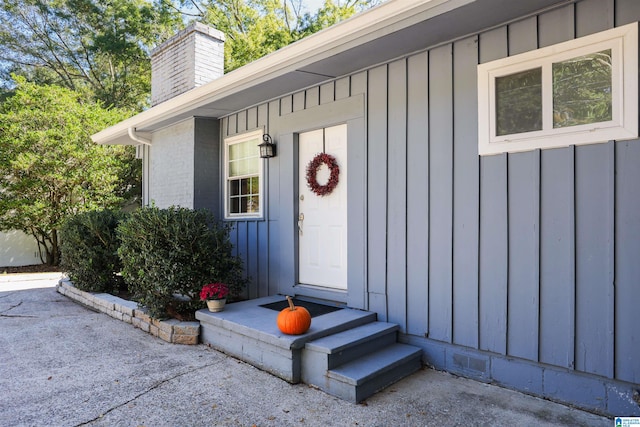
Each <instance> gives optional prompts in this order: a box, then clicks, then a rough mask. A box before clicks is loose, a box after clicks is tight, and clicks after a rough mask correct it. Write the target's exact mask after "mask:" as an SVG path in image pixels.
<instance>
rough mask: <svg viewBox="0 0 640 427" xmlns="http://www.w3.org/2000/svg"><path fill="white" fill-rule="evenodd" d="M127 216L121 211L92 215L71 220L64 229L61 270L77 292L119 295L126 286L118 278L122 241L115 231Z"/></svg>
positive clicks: (120, 265)
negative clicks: (65, 273) (119, 248)
mask: <svg viewBox="0 0 640 427" xmlns="http://www.w3.org/2000/svg"><path fill="white" fill-rule="evenodd" d="M123 219H124V214H123V213H121V212H120V211H112V210H103V211H91V212H84V213H81V214H77V215H74V216H72V217H70V218H68V219H67V220H66V221H65V223H64V225H63V226H62V229H61V232H60V236H61V249H62V262H61V266H62V268H63V269H64V271H66V272H67V273H68V274H69V278H70V279H71V280H72V281H73V284H74V285H75V286H76V288H78V289H81V290H83V291H87V292H108V293H116V292H117V291H118V290H119V289H122V288H123V287H124V286H123V285H124V281H123V280H122V277H121V276H120V275H119V274H118V273H120V270H121V269H122V263H121V262H120V258H119V257H118V247H119V246H120V241H119V240H118V238H117V236H116V228H117V226H118V224H119V223H120V221H122V220H123Z"/></svg>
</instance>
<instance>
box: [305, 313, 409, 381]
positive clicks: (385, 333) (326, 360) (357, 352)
mask: <svg viewBox="0 0 640 427" xmlns="http://www.w3.org/2000/svg"><path fill="white" fill-rule="evenodd" d="M398 329H399V327H398V325H396V324H394V323H386V322H371V323H368V324H366V325H362V326H358V327H355V328H352V329H348V330H346V331H343V332H340V333H336V334H333V335H330V336H327V337H324V338H320V339H317V340H313V341H310V342H308V343H307V344H306V346H305V351H307V352H316V353H320V356H319V357H317V358H316V359H318V360H314V363H313V366H314V368H317V369H322V370H323V371H326V370H329V369H332V368H335V367H337V366H340V365H343V364H345V363H348V362H350V361H352V360H355V359H357V358H358V357H360V356H363V355H365V354H369V353H371V352H373V351H376V350H379V349H380V348H381V347H384V346H387V345H391V344H393V343H395V342H396V339H397V331H398ZM319 363H320V364H321V366H319V365H318V364H319Z"/></svg>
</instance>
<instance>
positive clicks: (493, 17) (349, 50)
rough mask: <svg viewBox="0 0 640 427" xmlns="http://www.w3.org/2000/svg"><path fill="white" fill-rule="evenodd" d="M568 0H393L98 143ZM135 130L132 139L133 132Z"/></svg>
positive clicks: (116, 129) (111, 131) (231, 108)
mask: <svg viewBox="0 0 640 427" xmlns="http://www.w3.org/2000/svg"><path fill="white" fill-rule="evenodd" d="M569 2H571V0H518V1H514V0H389V1H388V2H386V3H383V4H382V5H380V6H378V7H375V8H373V9H370V10H369V11H366V12H364V13H361V14H358V15H356V16H354V17H352V18H350V19H348V20H346V21H344V22H341V23H339V24H337V25H334V26H332V27H330V28H327V29H325V30H323V31H320V32H318V33H316V34H313V35H311V36H309V37H306V38H304V39H302V40H300V41H298V42H296V43H293V44H291V45H289V46H286V47H284V48H282V49H280V50H278V51H276V52H273V53H271V54H269V55H267V56H265V57H263V58H261V59H259V60H257V61H254V62H252V63H250V64H247V65H245V66H243V67H241V68H238V69H237V70H234V71H232V72H230V73H228V74H225V75H224V76H222V77H220V78H218V79H216V80H214V81H212V82H209V83H207V84H205V85H202V86H200V87H197V88H195V89H192V90H190V91H188V92H185V93H183V94H181V95H179V96H176V97H175V98H172V99H170V100H168V101H165V102H163V103H161V104H158V105H156V106H154V107H152V108H150V109H148V110H146V111H144V112H142V113H140V114H137V115H135V116H133V117H131V118H129V119H127V120H124V121H122V122H120V123H118V124H116V125H114V126H111V127H109V128H107V129H105V130H103V131H101V132H99V133H97V134H95V135H93V136H92V139H93V140H94V141H95V142H97V143H99V144H139V143H140V140H142V141H146V140H147V139H148V136H149V135H150V133H152V132H153V131H155V130H157V129H160V128H163V127H165V126H168V125H171V124H173V123H176V122H178V121H181V120H183V119H185V118H189V117H213V118H218V117H222V116H225V115H228V114H231V113H233V112H235V111H239V110H242V109H244V108H247V107H250V106H253V105H256V104H259V103H262V102H265V101H268V100H271V99H274V98H277V97H279V96H282V95H284V94H287V93H292V92H295V91H298V90H301V89H304V88H306V87H309V86H313V85H316V84H319V83H322V82H324V81H327V80H330V79H333V78H336V77H340V76H345V75H348V74H350V73H353V72H356V71H359V70H363V69H366V68H368V67H372V66H374V65H376V64H381V63H384V62H387V61H390V60H392V59H394V58H399V57H401V56H405V55H407V54H410V53H412V52H416V51H419V50H423V49H426V48H428V47H431V46H436V45H438V44H441V43H444V42H446V41H450V40H453V39H456V38H460V37H462V36H464V35H471V34H474V33H477V32H478V31H481V30H482V29H485V28H488V27H491V26H493V25H498V24H500V23H504V22H508V21H509V20H513V19H515V18H517V17H521V16H526V15H527V14H531V13H533V12H535V11H539V10H541V9H544V8H546V7H550V6H553V5H556V4H566V3H569ZM132 138H135V139H132Z"/></svg>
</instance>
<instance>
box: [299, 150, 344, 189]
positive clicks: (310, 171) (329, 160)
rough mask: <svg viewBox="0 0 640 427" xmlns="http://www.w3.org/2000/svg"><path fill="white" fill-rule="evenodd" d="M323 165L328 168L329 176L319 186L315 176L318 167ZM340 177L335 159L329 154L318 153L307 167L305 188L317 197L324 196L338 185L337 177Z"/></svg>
mask: <svg viewBox="0 0 640 427" xmlns="http://www.w3.org/2000/svg"><path fill="white" fill-rule="evenodd" d="M323 163H324V164H325V165H327V166H328V167H329V171H331V175H329V180H328V181H327V183H326V184H325V185H320V184H319V183H318V180H317V179H316V176H317V175H318V168H319V167H320V165H322V164H323ZM339 175H340V167H339V166H338V162H337V161H336V158H335V157H333V156H332V155H331V154H327V153H319V154H317V155H316V156H315V157H314V158H313V159H312V160H311V161H310V162H309V164H308V165H307V186H308V187H309V188H310V189H311V191H313V192H314V193H316V194H317V195H318V196H326V195H327V194H331V192H332V191H333V189H334V188H336V185H338V176H339Z"/></svg>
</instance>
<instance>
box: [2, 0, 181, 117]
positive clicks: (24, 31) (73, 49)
mask: <svg viewBox="0 0 640 427" xmlns="http://www.w3.org/2000/svg"><path fill="white" fill-rule="evenodd" d="M181 26H182V17H181V14H180V13H179V12H177V11H176V10H174V9H172V8H169V7H167V6H166V5H165V4H164V3H163V2H161V1H159V2H158V3H157V4H153V3H152V2H150V1H146V0H110V1H108V2H103V1H97V0H54V1H51V0H0V45H2V47H3V49H2V50H1V51H0V63H1V64H2V65H3V69H4V76H3V77H4V79H5V81H6V80H7V77H8V74H9V73H10V72H13V73H16V74H20V75H23V76H26V77H27V78H28V80H30V81H34V82H38V83H43V84H56V85H60V86H63V87H67V88H69V89H72V90H75V91H78V92H82V93H84V94H85V95H86V96H87V97H90V98H93V99H96V100H100V101H102V103H103V104H104V105H105V106H107V107H124V108H130V109H135V110H140V109H142V108H143V107H145V106H146V105H147V104H148V98H149V92H150V80H151V77H150V76H151V72H150V62H149V52H150V50H151V49H152V48H153V47H154V46H156V45H158V44H159V43H161V42H163V41H164V40H166V39H167V38H169V37H170V36H171V35H173V34H174V33H175V32H176V31H177V30H178V29H179V28H180V27H181Z"/></svg>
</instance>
